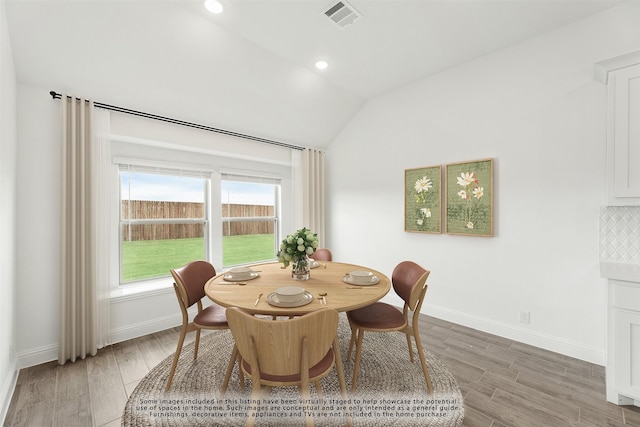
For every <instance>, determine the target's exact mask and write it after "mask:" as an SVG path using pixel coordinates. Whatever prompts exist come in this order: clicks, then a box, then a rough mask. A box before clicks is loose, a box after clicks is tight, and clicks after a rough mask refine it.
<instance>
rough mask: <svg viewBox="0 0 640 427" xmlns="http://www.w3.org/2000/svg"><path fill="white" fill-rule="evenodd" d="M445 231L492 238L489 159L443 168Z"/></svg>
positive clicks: (491, 176) (490, 161) (491, 188)
mask: <svg viewBox="0 0 640 427" xmlns="http://www.w3.org/2000/svg"><path fill="white" fill-rule="evenodd" d="M445 187H446V192H447V193H446V232H447V234H457V235H464V236H480V237H492V236H493V216H494V215H493V194H494V186H493V159H491V158H489V159H482V160H474V161H467V162H460V163H450V164H448V165H446V172H445Z"/></svg>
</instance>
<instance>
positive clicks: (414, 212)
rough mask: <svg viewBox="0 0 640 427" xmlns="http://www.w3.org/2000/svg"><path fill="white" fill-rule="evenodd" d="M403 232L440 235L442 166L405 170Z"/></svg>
mask: <svg viewBox="0 0 640 427" xmlns="http://www.w3.org/2000/svg"><path fill="white" fill-rule="evenodd" d="M404 230H405V231H409V232H418V233H442V166H441V165H437V166H428V167H421V168H413V169H405V171H404Z"/></svg>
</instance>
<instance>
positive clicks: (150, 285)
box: [110, 277, 174, 302]
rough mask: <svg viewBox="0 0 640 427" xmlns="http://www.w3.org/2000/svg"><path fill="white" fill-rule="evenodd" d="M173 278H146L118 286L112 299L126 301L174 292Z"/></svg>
mask: <svg viewBox="0 0 640 427" xmlns="http://www.w3.org/2000/svg"><path fill="white" fill-rule="evenodd" d="M173 292H174V291H173V279H172V278H170V277H162V278H159V279H153V280H145V281H144V282H140V283H138V284H130V285H124V286H118V288H117V289H113V290H112V291H111V295H110V297H111V301H114V302H118V301H126V300H133V299H138V298H146V297H148V296H151V295H162V294H168V293H171V294H173Z"/></svg>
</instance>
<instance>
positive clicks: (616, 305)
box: [607, 280, 640, 406]
mask: <svg viewBox="0 0 640 427" xmlns="http://www.w3.org/2000/svg"><path fill="white" fill-rule="evenodd" d="M607 329H608V348H609V350H608V356H607V400H608V401H610V402H612V403H615V404H618V405H636V406H640V283H635V282H624V281H619V280H609V325H608V328H607Z"/></svg>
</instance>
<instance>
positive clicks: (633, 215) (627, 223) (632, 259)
mask: <svg viewBox="0 0 640 427" xmlns="http://www.w3.org/2000/svg"><path fill="white" fill-rule="evenodd" d="M600 261H606V262H618V263H625V264H639V265H640V206H604V207H601V208H600Z"/></svg>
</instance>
